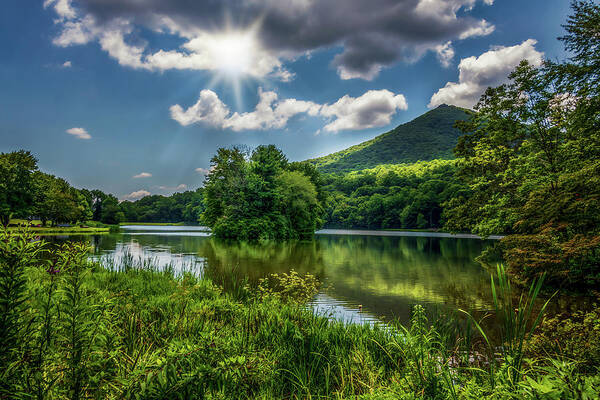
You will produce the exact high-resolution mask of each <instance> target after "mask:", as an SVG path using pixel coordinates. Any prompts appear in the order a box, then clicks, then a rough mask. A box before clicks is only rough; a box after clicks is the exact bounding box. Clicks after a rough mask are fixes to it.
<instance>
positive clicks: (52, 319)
mask: <svg viewBox="0 0 600 400" xmlns="http://www.w3.org/2000/svg"><path fill="white" fill-rule="evenodd" d="M31 239H32V238H31V237H29V236H26V235H22V236H18V235H16V234H14V233H5V234H2V236H0V243H2V244H1V246H2V247H0V249H1V252H2V253H1V255H0V257H2V258H0V260H1V262H2V266H1V268H2V274H0V280H1V281H0V288H3V289H2V290H0V296H2V299H0V300H1V301H2V303H0V304H1V305H2V307H4V308H3V309H2V310H3V311H5V312H6V315H5V314H4V313H3V315H2V318H3V320H2V321H7V322H3V323H4V325H3V328H2V329H4V331H2V332H4V333H7V334H5V335H4V334H3V336H2V340H3V343H4V344H5V347H3V348H1V349H0V351H2V353H1V354H2V357H3V359H2V360H3V363H4V364H3V367H4V368H3V369H2V371H0V373H1V374H2V378H3V379H2V382H1V385H2V386H0V390H1V391H0V398H8V399H21V398H22V399H32V398H36V399H83V398H93V399H196V398H198V399H256V398H258V399H325V398H332V399H343V398H363V399H382V398H389V399H392V398H393V399H396V398H406V399H414V398H419V399H447V398H478V399H482V398H527V397H529V398H542V397H543V396H541V394H543V390H542V389H540V387H542V388H545V387H551V388H552V390H554V392H553V393H555V394H556V393H558V396H559V397H556V398H576V397H569V396H564V395H563V394H564V393H567V392H565V390H568V391H569V392H568V393H588V394H590V396H593V395H598V390H596V389H595V387H596V386H595V384H596V383H597V382H598V380H597V377H595V376H592V377H587V376H570V377H568V378H567V376H568V375H567V372H568V371H569V369H568V366H564V365H563V364H560V363H559V364H557V365H558V366H557V365H554V364H551V363H550V364H547V365H546V366H544V368H547V369H546V370H542V369H536V371H535V373H534V372H531V371H523V370H522V369H521V372H520V373H519V374H518V375H514V374H513V372H512V369H513V368H517V367H519V366H520V365H522V364H519V363H518V362H517V361H511V360H510V357H512V356H513V355H515V354H518V351H521V350H522V348H523V343H521V342H520V340H521V339H519V338H520V337H521V336H519V335H520V333H519V332H530V331H531V325H529V323H527V324H525V325H526V326H527V329H525V330H523V329H522V327H523V324H524V322H523V321H525V319H526V318H524V319H521V317H520V316H518V315H517V314H518V313H517V314H515V320H514V321H515V324H513V325H512V326H513V327H516V328H514V329H513V328H511V330H510V331H507V332H506V334H505V335H504V336H503V339H502V342H503V343H505V344H504V345H503V348H505V352H506V353H505V354H504V355H503V356H502V357H500V358H501V359H499V360H498V364H497V368H496V369H494V370H493V371H492V372H490V371H483V370H479V369H476V368H472V366H471V365H470V364H469V362H468V357H463V356H462V355H461V354H463V353H464V352H470V351H472V349H470V348H469V346H470V345H469V344H468V343H470V342H471V340H470V339H468V338H465V336H464V333H465V331H464V330H462V331H461V330H460V329H458V330H457V329H456V327H451V326H452V324H451V323H450V322H448V323H445V324H443V325H440V324H438V320H437V319H428V318H427V317H426V314H425V311H424V309H423V308H421V307H418V306H417V307H416V308H415V309H414V311H413V316H412V320H411V323H410V324H409V326H406V327H400V326H397V325H396V327H394V326H392V325H390V326H386V327H381V326H371V325H359V324H345V323H342V322H339V321H331V320H328V319H327V318H325V317H322V316H319V315H315V314H314V313H313V312H312V311H311V310H310V309H309V308H307V307H305V306H304V303H303V302H304V301H306V297H307V293H310V292H311V291H313V290H314V287H313V285H314V281H313V280H312V279H310V277H308V278H307V279H306V280H303V279H302V277H300V276H298V275H297V274H292V275H286V276H284V277H281V276H280V277H279V278H275V277H273V278H271V279H269V280H266V281H264V282H263V284H264V285H266V284H269V285H270V286H269V288H267V287H263V289H262V290H252V289H250V288H248V286H247V285H246V284H244V283H243V282H241V283H239V284H237V286H235V287H236V288H237V289H236V290H233V291H231V292H230V291H224V290H223V288H221V287H219V286H217V285H215V284H214V283H213V282H211V281H209V280H207V279H204V278H200V277H198V276H197V275H194V274H191V273H183V274H178V273H176V272H175V271H173V270H171V271H168V272H158V271H157V269H156V268H148V269H146V268H138V266H139V265H138V266H136V267H134V268H125V269H121V270H116V269H114V268H112V269H107V268H103V267H101V266H99V265H90V264H89V263H88V262H87V261H86V258H85V249H84V248H82V247H80V246H79V247H78V246H74V245H69V244H68V245H65V246H64V247H62V248H58V249H53V250H51V251H49V253H48V254H46V257H45V260H46V261H42V260H41V259H40V258H39V257H38V256H36V254H37V253H36V252H39V251H42V250H40V249H43V248H44V245H43V244H41V243H37V242H32V241H31ZM11 282H17V283H16V284H13V283H11ZM282 285H283V286H285V287H281V286H282ZM505 287H506V286H505V282H502V281H501V282H500V283H499V290H498V291H497V292H496V294H497V295H498V298H497V301H498V310H502V307H508V305H509V304H510V303H508V297H505V296H504V292H503V290H505V289H503V288H505ZM4 288H7V289H4ZM536 288H537V286H536ZM507 290H510V289H507ZM295 291H297V292H298V296H294V292H295ZM538 292H539V288H537V289H535V290H534V291H533V292H532V293H531V294H530V297H535V296H536V295H537V293H538ZM534 295H535V296H534ZM298 298H302V301H300V302H298V301H297V299H298ZM521 303H523V305H527V304H529V303H528V302H525V300H523V302H522V301H521V300H519V302H518V303H517V304H521ZM9 304H10V305H11V307H9V306H8V305H9ZM12 306H15V307H16V308H12ZM511 306H514V304H513V305H511ZM520 307H521V306H519V305H517V308H519V309H520ZM523 310H525V311H523V312H524V313H525V312H529V314H528V315H530V316H533V315H534V313H533V311H526V310H527V308H524V309H523ZM532 310H533V308H532ZM509 316H510V315H509ZM519 321H521V322H519ZM461 326H465V325H461ZM478 326H479V328H481V326H480V325H478ZM461 332H462V333H461ZM511 332H513V333H511ZM23 333H26V334H25V335H23ZM481 334H482V335H484V334H485V332H484V331H483V329H481ZM509 334H510V335H509ZM490 344H491V342H490ZM491 346H492V347H493V346H494V345H493V344H491ZM519 349H521V350H519ZM461 357H462V358H461ZM521 362H522V359H521ZM557 362H558V361H557ZM507 366H508V367H507ZM490 374H493V375H494V380H495V381H506V380H510V381H511V382H513V386H512V387H511V388H510V389H507V387H505V386H502V385H495V386H492V385H490V383H489V382H490V379H489V375H490ZM547 377H551V380H549V381H548V378H547ZM544 379H546V381H545V380H544ZM566 379H570V381H569V383H568V384H567V383H565V384H564V387H566V388H567V389H562V386H561V382H563V381H565V380H566ZM594 379H596V380H594ZM540 385H541V386H540ZM544 385H546V386H544ZM556 388H559V389H560V390H563V392H556V390H558V389H556ZM577 391H579V392H577ZM519 396H520V397H519ZM590 398H593V397H590Z"/></svg>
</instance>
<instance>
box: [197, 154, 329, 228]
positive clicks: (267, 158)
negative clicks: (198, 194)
mask: <svg viewBox="0 0 600 400" xmlns="http://www.w3.org/2000/svg"><path fill="white" fill-rule="evenodd" d="M204 203H205V207H206V208H205V211H204V213H203V214H202V217H201V221H202V222H203V223H205V224H206V225H207V226H209V227H210V228H211V229H212V231H213V234H214V235H216V236H218V237H225V238H237V239H250V240H261V239H289V238H305V237H310V236H312V235H313V233H314V231H315V230H316V229H319V228H320V227H321V225H322V223H323V220H322V216H323V209H324V207H325V194H324V192H323V189H322V186H321V178H320V176H319V174H318V172H317V171H316V168H315V167H314V166H312V165H310V164H306V163H291V164H290V163H289V162H288V160H287V158H286V157H285V155H284V154H283V153H282V152H281V150H279V149H278V148H276V147H275V146H273V145H268V146H259V147H257V148H256V149H255V150H254V151H253V152H252V153H251V154H247V153H245V152H244V151H243V150H242V149H240V148H236V147H234V148H230V149H225V148H220V149H219V150H218V151H217V154H216V155H215V156H214V157H213V158H212V160H211V172H210V173H209V174H208V176H207V178H206V182H205V186H204Z"/></svg>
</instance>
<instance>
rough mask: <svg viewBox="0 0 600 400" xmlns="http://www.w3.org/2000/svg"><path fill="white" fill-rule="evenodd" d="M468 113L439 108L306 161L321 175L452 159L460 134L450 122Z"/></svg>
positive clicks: (466, 111) (456, 109)
mask: <svg viewBox="0 0 600 400" xmlns="http://www.w3.org/2000/svg"><path fill="white" fill-rule="evenodd" d="M468 112H469V111H468V110H465V109H463V108H459V107H454V106H448V105H445V104H443V105H441V106H439V107H437V108H435V109H433V110H431V111H428V112H426V113H425V114H423V115H421V116H419V117H417V118H415V119H414V120H412V121H410V122H407V123H405V124H402V125H399V126H397V127H396V128H395V129H392V130H391V131H389V132H386V133H383V134H381V135H379V136H377V137H375V138H373V139H371V140H368V141H366V142H363V143H360V144H357V145H355V146H352V147H349V148H347V149H345V150H342V151H338V152H337V153H333V154H329V155H327V156H324V157H320V158H315V159H312V160H308V161H309V162H311V163H313V164H315V165H316V166H317V168H318V169H319V170H320V171H321V172H325V173H330V172H347V171H353V170H361V169H366V168H373V167H375V166H377V165H380V164H402V163H413V162H416V161H428V160H433V159H438V158H441V159H452V158H454V155H453V153H452V149H454V147H455V146H456V143H457V141H458V137H459V136H461V135H462V132H461V131H459V130H458V129H456V128H454V122H455V121H457V120H465V119H467V118H468V117H469V114H468Z"/></svg>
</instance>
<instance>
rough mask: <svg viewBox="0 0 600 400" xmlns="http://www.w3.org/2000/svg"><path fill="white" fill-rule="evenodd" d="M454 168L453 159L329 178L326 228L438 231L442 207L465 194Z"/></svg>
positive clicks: (379, 168)
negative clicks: (430, 229) (434, 229)
mask: <svg viewBox="0 0 600 400" xmlns="http://www.w3.org/2000/svg"><path fill="white" fill-rule="evenodd" d="M455 170H456V169H455V161H454V160H433V161H428V162H425V161H422V162H418V163H414V164H399V165H380V166H377V167H376V168H373V169H368V170H363V171H354V172H349V173H347V174H344V175H337V176H336V175H328V176H326V182H327V186H325V188H326V189H327V190H328V191H330V192H331V193H332V195H331V196H330V201H329V204H328V208H327V226H331V227H340V228H370V229H382V228H383V229H385V228H409V229H415V228H418V229H423V228H439V227H440V226H441V225H442V224H443V220H442V214H443V211H444V208H443V204H444V203H446V202H447V201H449V200H450V199H452V198H455V197H456V196H458V194H459V193H462V192H464V191H466V190H467V189H466V187H465V186H464V185H461V184H460V182H458V180H457V179H456V178H455V176H454V173H455Z"/></svg>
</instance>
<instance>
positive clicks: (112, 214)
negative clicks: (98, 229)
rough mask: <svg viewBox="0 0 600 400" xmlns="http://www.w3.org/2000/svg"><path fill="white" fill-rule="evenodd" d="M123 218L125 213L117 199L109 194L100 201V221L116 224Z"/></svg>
mask: <svg viewBox="0 0 600 400" xmlns="http://www.w3.org/2000/svg"><path fill="white" fill-rule="evenodd" d="M124 219H125V215H124V214H123V212H122V211H121V209H120V208H119V200H118V199H117V198H116V197H115V196H113V195H112V194H109V195H107V196H106V198H104V199H103V201H102V214H101V216H100V221H101V222H102V223H105V224H118V223H119V222H121V221H123V220H124Z"/></svg>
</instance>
